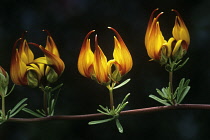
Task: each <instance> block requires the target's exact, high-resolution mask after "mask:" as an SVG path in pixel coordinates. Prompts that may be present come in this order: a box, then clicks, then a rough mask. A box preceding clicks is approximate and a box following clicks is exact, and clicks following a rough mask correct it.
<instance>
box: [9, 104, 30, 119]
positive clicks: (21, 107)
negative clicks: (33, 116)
mask: <svg viewBox="0 0 210 140" xmlns="http://www.w3.org/2000/svg"><path fill="white" fill-rule="evenodd" d="M26 106H27V104H23V105H21V106H20V107H19V108H18V109H17V110H16V111H15V112H14V113H11V112H12V111H11V112H10V116H9V117H13V116H15V115H16V114H17V113H19V112H20V111H21V110H22V109H23V108H24V107H26Z"/></svg>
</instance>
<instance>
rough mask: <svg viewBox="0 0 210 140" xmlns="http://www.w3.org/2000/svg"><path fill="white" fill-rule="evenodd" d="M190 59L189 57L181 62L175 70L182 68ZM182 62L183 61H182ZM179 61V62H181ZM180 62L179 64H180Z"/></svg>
mask: <svg viewBox="0 0 210 140" xmlns="http://www.w3.org/2000/svg"><path fill="white" fill-rule="evenodd" d="M188 60H189V57H188V58H187V59H186V60H185V61H184V62H183V63H182V64H180V65H179V66H177V67H176V68H175V69H174V71H176V70H179V69H180V68H182V67H183V66H184V65H185V64H186V63H187V61H188ZM180 62H181V61H180ZM180 62H179V63H180ZM179 63H178V64H179Z"/></svg>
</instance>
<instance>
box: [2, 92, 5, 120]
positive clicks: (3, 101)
mask: <svg viewBox="0 0 210 140" xmlns="http://www.w3.org/2000/svg"><path fill="white" fill-rule="evenodd" d="M1 105H2V106H1V111H2V118H3V119H5V118H6V115H5V97H4V96H2V97H1Z"/></svg>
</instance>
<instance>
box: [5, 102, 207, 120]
mask: <svg viewBox="0 0 210 140" xmlns="http://www.w3.org/2000/svg"><path fill="white" fill-rule="evenodd" d="M181 109H184V110H192V109H193V110H194V109H199V110H210V105H208V104H179V105H173V106H157V107H148V108H142V109H133V110H126V111H121V113H120V115H121V116H122V115H130V114H144V113H152V112H158V111H165V110H181ZM105 116H106V115H104V114H101V113H96V114H86V115H58V116H49V117H42V118H10V119H8V121H9V122H39V121H51V120H87V119H92V118H98V117H105Z"/></svg>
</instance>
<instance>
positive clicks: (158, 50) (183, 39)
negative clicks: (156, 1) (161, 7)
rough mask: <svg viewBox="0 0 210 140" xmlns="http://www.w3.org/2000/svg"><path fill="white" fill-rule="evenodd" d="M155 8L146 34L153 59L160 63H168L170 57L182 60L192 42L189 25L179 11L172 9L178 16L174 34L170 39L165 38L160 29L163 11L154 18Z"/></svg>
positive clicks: (146, 41)
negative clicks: (160, 18) (187, 25)
mask: <svg viewBox="0 0 210 140" xmlns="http://www.w3.org/2000/svg"><path fill="white" fill-rule="evenodd" d="M157 10H158V9H155V10H154V11H153V12H152V14H151V16H150V19H149V23H148V26H147V30H146V35H145V46H146V49H147V53H148V55H149V57H150V58H151V59H152V60H156V61H159V62H160V64H162V65H163V64H166V63H167V62H168V59H169V58H172V59H173V60H180V59H181V58H182V57H183V56H184V55H185V53H186V52H187V49H188V46H189V44H190V36H189V32H188V29H187V27H186V26H185V23H184V21H183V19H182V18H181V16H180V14H179V13H178V11H176V10H174V9H172V11H174V12H175V13H176V14H177V16H176V18H175V25H174V27H173V30H172V35H173V37H171V38H170V39H169V40H168V41H166V40H165V39H164V36H163V35H162V32H161V30H160V26H159V22H158V19H159V17H160V15H162V14H163V12H161V13H159V14H158V15H157V16H156V17H155V18H154V13H155V12H156V11H157Z"/></svg>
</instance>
